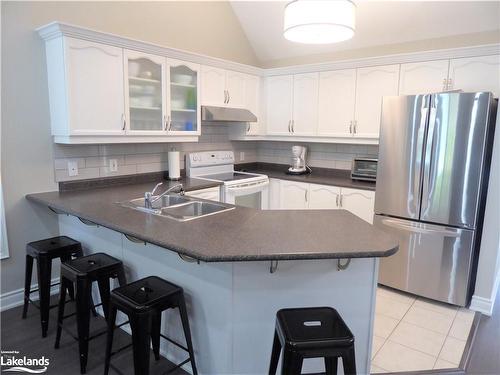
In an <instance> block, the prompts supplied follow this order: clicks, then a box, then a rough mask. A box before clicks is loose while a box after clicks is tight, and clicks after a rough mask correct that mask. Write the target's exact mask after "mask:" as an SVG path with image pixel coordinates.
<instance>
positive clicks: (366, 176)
mask: <svg viewBox="0 0 500 375" xmlns="http://www.w3.org/2000/svg"><path fill="white" fill-rule="evenodd" d="M377 163H378V159H375V158H354V159H353V160H352V169H351V179H353V180H363V181H373V182H375V181H376V179H377Z"/></svg>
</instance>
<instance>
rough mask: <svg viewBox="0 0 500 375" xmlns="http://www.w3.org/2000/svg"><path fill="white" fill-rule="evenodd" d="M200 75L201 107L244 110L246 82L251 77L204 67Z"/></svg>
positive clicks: (251, 77)
mask: <svg viewBox="0 0 500 375" xmlns="http://www.w3.org/2000/svg"><path fill="white" fill-rule="evenodd" d="M201 74H202V83H201V95H202V96H201V101H202V104H203V105H210V106H216V107H232V108H245V106H246V97H245V94H246V86H247V80H252V79H253V76H251V75H248V74H244V73H239V72H234V71H231V70H224V69H219V68H213V67H211V66H205V65H204V66H203V67H202V69H201Z"/></svg>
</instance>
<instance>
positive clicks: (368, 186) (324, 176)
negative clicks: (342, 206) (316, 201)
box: [235, 163, 375, 191]
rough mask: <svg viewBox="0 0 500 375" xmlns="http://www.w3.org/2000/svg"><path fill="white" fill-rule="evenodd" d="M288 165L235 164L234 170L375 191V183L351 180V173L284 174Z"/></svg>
mask: <svg viewBox="0 0 500 375" xmlns="http://www.w3.org/2000/svg"><path fill="white" fill-rule="evenodd" d="M288 167H289V166H288V165H285V164H273V163H247V164H237V165H235V169H237V170H242V171H246V172H252V173H260V174H265V175H268V176H269V178H278V179H281V180H289V181H297V182H304V183H311V184H320V185H331V186H340V187H347V188H352V189H362V190H373V191H374V190H375V182H371V181H359V180H352V179H351V171H349V170H343V169H329V168H316V167H312V173H310V174H304V175H290V174H286V171H287V169H288Z"/></svg>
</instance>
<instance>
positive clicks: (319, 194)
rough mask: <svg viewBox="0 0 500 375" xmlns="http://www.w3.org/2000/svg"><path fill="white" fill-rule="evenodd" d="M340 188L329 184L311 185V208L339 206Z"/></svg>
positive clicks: (334, 207)
mask: <svg viewBox="0 0 500 375" xmlns="http://www.w3.org/2000/svg"><path fill="white" fill-rule="evenodd" d="M339 201H340V188H339V187H337V186H327V185H316V184H310V185H309V208H310V209H314V210H323V209H330V210H333V209H337V208H339Z"/></svg>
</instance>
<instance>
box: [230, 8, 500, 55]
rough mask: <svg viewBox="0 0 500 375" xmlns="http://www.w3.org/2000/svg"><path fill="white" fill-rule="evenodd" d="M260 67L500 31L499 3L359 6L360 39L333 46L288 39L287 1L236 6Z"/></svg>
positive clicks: (355, 37) (358, 32)
mask: <svg viewBox="0 0 500 375" xmlns="http://www.w3.org/2000/svg"><path fill="white" fill-rule="evenodd" d="M231 5H232V7H233V10H234V12H235V14H236V16H237V17H238V19H239V21H240V23H241V26H242V27H243V30H244V32H245V33H246V35H247V37H248V40H249V41H250V44H251V45H252V47H253V49H254V50H255V53H256V55H257V58H259V59H260V60H261V62H266V61H270V60H277V59H284V58H290V57H298V56H305V55H311V54H320V53H331V52H335V51H340V50H347V49H358V48H366V47H373V46H381V45H387V44H397V43H404V42H409V41H416V40H425V39H434V38H440V37H446V36H453V35H460V34H469V33H477V32H482V31H490V30H498V29H500V1H356V5H357V10H356V34H355V36H354V38H353V39H351V40H348V41H345V42H341V43H337V44H332V45H320V46H318V45H303V44H297V43H293V42H289V41H288V40H286V39H285V38H284V37H283V33H282V29H283V9H284V7H285V5H286V2H284V1H231Z"/></svg>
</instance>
